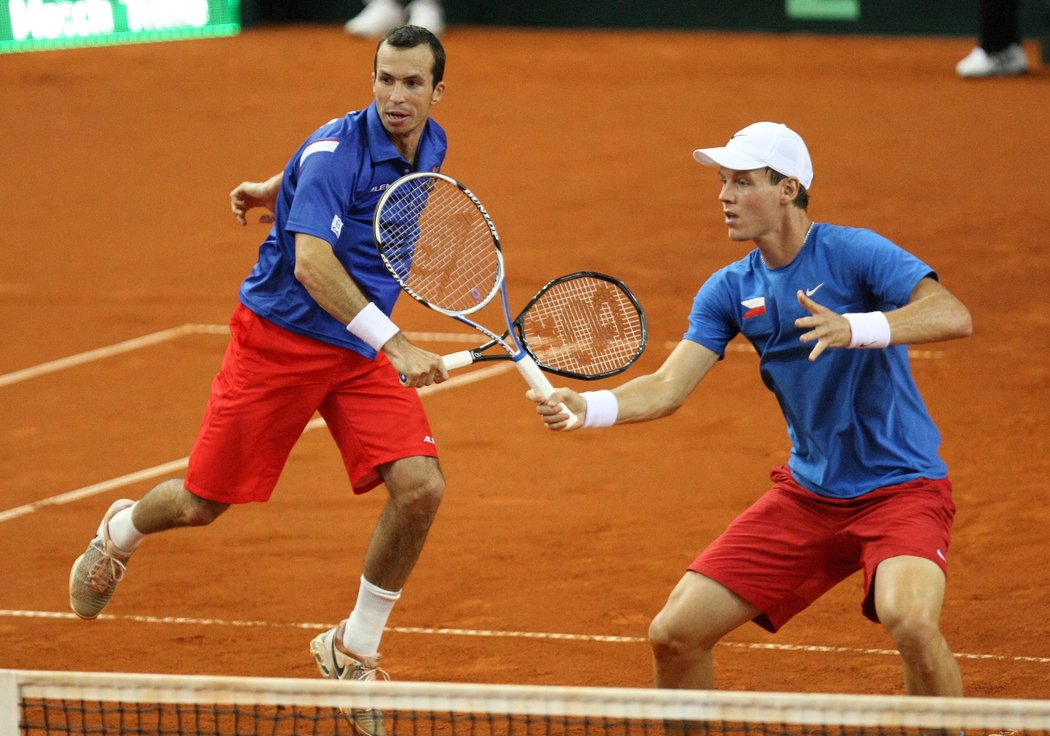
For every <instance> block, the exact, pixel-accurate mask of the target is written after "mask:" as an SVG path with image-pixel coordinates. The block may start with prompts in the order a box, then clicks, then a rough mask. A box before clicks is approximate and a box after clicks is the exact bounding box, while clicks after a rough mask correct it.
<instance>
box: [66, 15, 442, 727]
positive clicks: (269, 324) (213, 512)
mask: <svg viewBox="0 0 1050 736" xmlns="http://www.w3.org/2000/svg"><path fill="white" fill-rule="evenodd" d="M444 68H445V51H444V48H443V47H442V45H441V43H440V41H438V39H437V38H436V37H435V36H434V35H433V34H432V33H431V32H430V31H427V30H426V29H423V28H420V27H417V26H402V27H400V28H397V29H394V30H393V31H391V32H390V33H388V34H386V36H384V37H383V39H382V40H381V41H380V42H379V44H378V47H377V49H376V55H375V65H374V71H373V76H372V80H373V92H374V95H375V100H374V102H373V103H372V104H371V105H370V106H369V107H368V108H366V109H364V110H361V111H358V112H351V113H349V114H347V115H346V116H344V117H341V118H337V119H335V120H332V121H330V122H328V123H326V124H325V125H323V126H321V127H320V128H319V129H318V130H317V131H316V132H314V134H313V135H311V136H310V137H309V138H308V139H307V140H306V141H305V142H304V143H303V144H302V146H300V147H299V149H298V150H297V151H296V152H295V155H293V156H292V157H291V159H289V161H288V163H287V165H286V166H285V168H284V170H283V171H282V172H281V173H278V174H276V175H274V176H273V177H271V178H270V179H268V180H266V181H264V182H244V183H242V184H240V185H238V186H237V187H236V188H235V189H234V190H233V191H232V192H231V193H230V199H231V209H232V210H233V213H234V215H235V216H236V217H237V218H238V220H240V222H241V223H242V224H243V223H244V222H245V221H246V213H247V212H248V211H249V210H250V209H252V208H254V207H266V208H267V209H269V210H270V211H271V212H272V213H273V215H272V218H273V221H274V225H273V228H272V229H271V230H270V233H269V236H268V237H267V238H266V240H265V241H264V242H263V243H262V245H261V246H260V248H259V258H258V261H257V262H256V264H255V267H254V268H253V269H252V271H251V274H250V275H249V276H248V278H247V279H246V280H245V281H244V283H243V285H242V287H241V290H240V304H239V305H238V306H237V308H236V310H235V312H234V314H233V316H232V318H231V320H230V332H231V341H230V344H229V347H228V348H227V351H226V356H225V358H224V359H223V364H222V368H221V370H220V372H219V374H218V376H217V377H216V379H215V382H214V384H213V386H212V392H211V396H210V398H209V401H208V406H207V408H206V410H205V415H204V420H203V422H202V424H201V428H200V431H199V433H198V435H197V441H196V444H195V445H194V447H193V451H192V453H191V454H190V460H189V468H188V470H187V473H186V477H185V478H179V479H173V480H168V481H164V482H163V483H161V484H159V485H157V486H156V487H154V488H153V489H152V490H150V491H149V492H148V493H147V494H146V495H145V496H144V497H143V498H141V499H140V500H139V501H137V502H132V501H130V500H128V499H121V500H119V501H116V502H115V503H114V504H113V505H112V506H111V507H110V509H109V511H108V512H107V513H106V515H105V517H104V518H103V521H102V523H101V525H100V526H99V529H98V532H97V534H96V536H95V538H94V539H93V540H92V541H91V543H90V545H89V546H88V548H87V550H86V551H85V552H84V554H82V555H81V556H80V557H79V558H77V560H76V561H75V562H74V564H73V569H72V571H71V574H70V604H71V606H72V608H73V610H74V611H75V612H76V613H77V615H78V616H80V617H81V618H85V619H93V618H95V617H97V616H98V615H99V613H100V612H101V611H102V609H103V608H104V607H105V606H106V604H107V603H108V602H109V600H110V598H111V597H112V595H113V593H114V591H115V589H116V586H117V583H119V582H120V580H121V579H122V577H123V576H124V571H125V568H126V565H127V563H128V560H129V558H130V557H131V554H132V553H133V552H134V551H135V550H136V549H137V548H138V546H139V544H140V543H141V542H142V541H143V539H144V537H145V536H146V535H149V534H155V533H157V532H161V531H164V530H166V529H171V528H173V527H180V526H200V525H205V524H210V523H211V522H212V521H214V520H215V519H216V518H217V517H218V516H219V515H220V514H222V513H223V512H224V511H226V509H227V508H229V507H230V505H232V504H240V503H247V502H250V501H259V502H263V501H266V500H268V499H269V497H270V494H271V493H272V492H273V490H274V486H275V485H276V483H277V479H278V477H279V476H280V473H281V470H282V469H283V467H284V464H285V462H286V461H287V458H288V454H289V452H290V451H291V449H292V446H293V445H294V444H295V442H296V440H298V438H299V436H300V435H301V434H302V432H303V430H304V428H305V427H306V425H307V423H308V422H309V421H310V419H311V418H312V416H313V415H314V413H315V412H319V413H320V414H321V416H322V417H323V418H324V419H325V422H326V424H327V426H328V429H329V431H330V432H331V433H332V436H333V437H334V439H335V441H336V444H337V445H338V447H339V450H340V452H341V454H342V458H343V462H344V464H345V466H346V470H347V475H348V477H349V481H350V485H351V487H352V488H353V491H354V493H365V492H367V491H370V490H371V489H373V488H374V487H376V486H377V485H379V484H380V483H385V484H386V487H387V491H388V493H389V499H388V501H387V504H386V506H385V508H384V510H383V512H382V515H381V516H380V518H379V522H378V524H377V526H376V529H375V531H374V533H373V535H372V539H371V543H370V544H369V547H368V551H367V553H366V556H365V560H364V572H363V574H362V576H361V580H360V586H359V589H358V597H357V602H356V605H355V606H354V607H353V609H352V611H351V612H350V615H349V616H348V618H347V619H346V620H344V621H342V623H340V624H339V626H337V627H334V628H332V629H330V630H328V631H326V632H324V633H323V634H321V635H319V636H317V637H316V638H315V639H314V640H313V641H312V642H311V644H310V650H311V652H312V654H313V656H314V659H315V661H316V663H317V665H318V667H319V669H320V670H321V673H322V675H324V676H325V677H329V678H333V679H352V680H366V679H374V678H375V677H376V675H377V673H378V674H385V673H383V672H382V670H379V643H380V638H381V636H382V633H383V629H384V627H385V625H386V621H387V619H388V617H389V615H390V613H391V610H392V608H393V606H394V603H395V601H397V600H398V598H399V597H400V595H401V589H402V586H403V585H404V583H405V581H406V580H407V579H408V576H409V573H410V572H411V571H412V568H413V567H414V566H415V563H416V560H417V559H418V557H419V554H420V553H421V551H422V548H423V543H424V540H425V539H426V536H427V532H428V530H429V528H430V525H431V523H432V521H433V519H434V515H435V514H436V513H437V509H438V505H439V503H440V500H441V496H442V494H443V492H444V484H445V482H444V477H443V475H442V473H441V468H440V466H439V464H438V459H437V448H436V443H435V440H434V436H433V432H432V431H431V428H430V425H429V423H428V420H427V417H426V414H425V413H424V411H423V405H422V402H421V401H420V398H419V396H418V394H417V392H416V391H412V390H406V389H405V387H404V386H403V385H402V381H401V380H400V378H399V374H400V375H402V376H404V377H405V378H404V383H405V384H407V385H408V386H412V387H421V386H427V385H429V384H431V383H441V382H442V381H444V380H445V379H446V378H447V377H448V374H447V372H446V371H445V368H444V366H443V364H442V361H441V356H440V355H437V354H435V353H431V352H429V351H426V350H423V349H421V348H418V347H416V346H414V345H413V344H412V343H411V342H409V341H408V340H407V339H406V338H405V336H404V335H403V334H402V333H401V332H400V331H399V330H398V328H397V326H396V325H395V324H394V323H393V322H392V321H391V320H390V317H389V315H390V312H391V310H392V309H393V307H394V302H395V300H396V299H397V296H398V295H399V294H400V293H401V290H400V288H399V287H398V285H397V283H396V282H395V281H394V279H393V278H391V277H390V275H389V274H388V273H387V271H386V269H385V268H384V266H383V264H382V261H381V260H380V258H379V255H378V252H377V251H376V248H375V246H374V243H373V238H372V217H373V213H374V212H375V208H376V205H377V204H378V202H379V198H380V197H381V195H382V194H383V191H384V190H385V189H386V188H387V187H389V186H390V184H392V183H393V182H394V181H396V180H397V179H398V178H399V177H401V176H402V175H404V174H406V173H408V172H410V171H420V170H423V171H438V170H439V169H440V167H441V164H442V162H443V161H444V158H445V150H446V140H445V133H444V131H443V130H442V129H441V127H440V126H439V125H438V124H437V123H436V122H434V121H433V120H431V119H430V110H431V107H432V106H433V105H434V104H435V103H437V102H438V101H440V100H441V98H442V96H443V94H444V91H445V82H444V81H443V76H444ZM336 567H337V568H339V569H341V566H339V565H336ZM333 584H334V585H343V583H338V582H336V583H333ZM347 587H350V586H347ZM349 716H350V718H351V721H352V723H353V725H354V730H355V732H356V733H358V734H360V735H361V736H382V734H383V733H384V732H385V727H384V725H383V720H382V717H381V714H379V713H378V712H377V711H374V710H353V711H351V712H350V713H349Z"/></svg>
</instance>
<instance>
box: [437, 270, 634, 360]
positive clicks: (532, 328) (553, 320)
mask: <svg viewBox="0 0 1050 736" xmlns="http://www.w3.org/2000/svg"><path fill="white" fill-rule="evenodd" d="M486 333H487V334H489V336H490V338H491V339H490V340H489V341H488V342H487V343H485V344H484V345H482V346H481V347H479V348H476V349H474V350H462V351H460V352H457V353H450V354H449V355H446V356H444V358H443V360H444V363H445V368H446V369H448V370H454V369H456V368H462V367H464V366H468V365H471V364H472V363H478V362H481V361H487V360H508V359H510V358H511V355H510V352H511V351H510V350H509V348H508V345H507V339H508V337H510V335H511V333H513V335H514V341H515V342H516V344H518V345H520V346H521V348H522V349H524V350H525V351H526V352H527V353H528V354H529V356H530V357H531V358H532V359H533V360H534V361H535V362H536V364H537V365H538V366H539V367H540V368H541V369H542V370H544V371H547V372H548V373H554V374H557V375H559V376H565V377H566V378H578V379H583V380H585V381H593V380H596V379H599V378H608V377H609V376H615V375H616V374H617V373H623V372H624V371H625V370H627V369H628V368H630V367H631V365H632V364H633V363H634V362H635V361H636V360H638V358H639V357H641V355H642V353H643V352H644V351H645V346H646V344H647V343H648V328H647V326H646V321H645V311H644V310H643V309H642V305H641V304H639V303H638V299H637V298H636V297H635V296H634V294H633V293H631V290H630V289H628V288H627V285H626V284H624V283H623V282H622V281H620V280H619V279H616V278H613V277H612V276H607V275H606V274H603V273H597V272H594V271H580V272H577V273H571V274H567V275H565V276H560V277H558V278H556V279H554V280H553V281H549V282H548V283H547V284H546V285H545V286H544V287H543V288H542V289H540V290H539V291H538V292H537V293H536V295H535V296H534V297H532V300H531V301H530V302H529V303H528V304H527V305H526V306H525V308H524V309H522V310H521V314H519V315H518V316H517V317H515V318H514V321H513V322H512V323H511V324H510V326H509V327H508V328H507V331H505V332H504V333H503V334H502V335H501V336H500V337H498V338H497V337H496V336H495V335H492V334H491V333H488V331H487V330H486ZM497 345H499V346H500V347H502V348H503V349H504V352H499V351H493V352H487V351H489V350H490V349H491V348H494V347H496V346H497Z"/></svg>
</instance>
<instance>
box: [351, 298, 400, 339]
mask: <svg viewBox="0 0 1050 736" xmlns="http://www.w3.org/2000/svg"><path fill="white" fill-rule="evenodd" d="M346 329H347V330H349V331H350V334H352V335H354V336H356V337H359V338H361V339H362V340H364V341H365V342H367V343H368V344H369V345H371V346H372V348H373V349H375V350H377V351H378V350H381V349H382V348H383V346H384V345H386V343H387V341H388V340H389V339H390V338H392V337H393V336H394V335H396V334H397V333H398V327H397V325H395V324H394V323H393V322H392V321H391V320H390V318H389V317H387V316H386V315H385V314H383V310H381V309H380V308H379V307H377V306H376V305H375V303H374V302H369V303H368V304H367V305H365V308H364V309H362V310H361V311H360V312H358V313H357V316H356V317H354V318H353V319H352V320H350V324H348V325H347V326H346Z"/></svg>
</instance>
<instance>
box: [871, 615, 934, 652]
mask: <svg viewBox="0 0 1050 736" xmlns="http://www.w3.org/2000/svg"><path fill="white" fill-rule="evenodd" d="M880 619H881V620H882V623H883V625H884V626H885V627H886V630H887V631H888V632H889V634H890V637H891V638H892V639H893V643H894V645H895V646H896V647H897V651H899V652H900V653H901V656H902V657H903V658H904V659H905V660H907V661H909V662H912V663H914V664H917V665H921V664H922V663H923V662H924V661H932V660H933V658H934V657H935V654H936V650H937V646H938V644H939V643H940V641H941V630H940V624H939V622H938V616H937V615H936V614H935V613H933V612H931V611H928V610H925V609H921V608H919V609H911V610H907V611H897V610H891V611H889V612H887V613H885V614H880Z"/></svg>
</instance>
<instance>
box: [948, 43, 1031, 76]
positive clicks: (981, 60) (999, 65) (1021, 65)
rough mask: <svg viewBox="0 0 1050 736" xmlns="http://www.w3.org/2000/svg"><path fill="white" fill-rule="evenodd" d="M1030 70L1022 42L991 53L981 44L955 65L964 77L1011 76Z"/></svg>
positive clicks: (956, 71)
mask: <svg viewBox="0 0 1050 736" xmlns="http://www.w3.org/2000/svg"><path fill="white" fill-rule="evenodd" d="M1027 72H1028V57H1026V56H1025V53H1024V49H1023V48H1021V45H1020V44H1016V43H1015V44H1011V45H1010V46H1007V47H1006V48H1005V49H1003V50H1002V51H996V52H994V53H991V54H989V53H988V52H987V51H985V50H984V49H982V48H981V47H980V46H975V47H974V49H973V50H972V51H971V52H970V53H969V54H967V55H966V57H965V58H964V59H963V60H962V61H960V62H959V63H958V64H956V65H955V73H956V74H958V75H959V76H960V77H963V78H971V79H972V78H977V77H1011V76H1016V75H1018V74H1025V73H1027Z"/></svg>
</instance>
